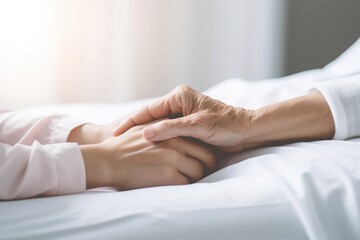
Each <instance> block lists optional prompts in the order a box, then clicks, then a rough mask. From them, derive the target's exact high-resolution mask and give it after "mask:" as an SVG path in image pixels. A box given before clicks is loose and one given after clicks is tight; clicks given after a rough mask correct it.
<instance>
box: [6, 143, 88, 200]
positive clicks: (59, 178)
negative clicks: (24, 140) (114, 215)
mask: <svg viewBox="0 0 360 240" xmlns="http://www.w3.org/2000/svg"><path fill="white" fill-rule="evenodd" d="M85 188H86V183H85V167H84V162H83V158H82V155H81V152H80V149H79V147H78V145H77V144H76V143H59V144H49V145H41V144H40V143H38V142H34V144H33V145H32V146H26V145H21V144H16V145H14V146H10V145H6V144H0V199H1V200H10V199H20V198H29V197H34V196H38V195H42V196H53V195H63V194H70V193H77V192H82V191H84V190H85Z"/></svg>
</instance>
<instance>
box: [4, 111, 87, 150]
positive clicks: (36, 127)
mask: <svg viewBox="0 0 360 240" xmlns="http://www.w3.org/2000/svg"><path fill="white" fill-rule="evenodd" d="M82 124H84V123H83V122H80V121H77V120H75V119H74V118H71V117H69V116H66V115H60V114H57V115H55V114H53V115H48V116H37V115H33V114H29V113H25V112H21V111H18V112H11V111H8V112H5V111H1V110H0V142H1V143H6V144H9V145H14V144H16V143H21V144H24V145H28V146H30V145H31V144H32V143H33V142H34V141H38V142H39V143H41V144H51V143H61V142H66V140H67V138H68V136H69V133H70V131H71V130H72V129H74V128H75V127H77V126H79V125H82Z"/></svg>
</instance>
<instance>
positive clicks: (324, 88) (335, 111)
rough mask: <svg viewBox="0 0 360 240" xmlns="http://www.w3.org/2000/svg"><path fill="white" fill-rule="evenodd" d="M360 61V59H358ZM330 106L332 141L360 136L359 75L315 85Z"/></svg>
mask: <svg viewBox="0 0 360 240" xmlns="http://www.w3.org/2000/svg"><path fill="white" fill-rule="evenodd" d="M359 60H360V59H359ZM314 90H318V91H320V92H321V93H322V95H323V96H324V97H325V99H326V101H327V103H328V104H329V106H330V109H331V112H332V116H333V118H334V122H335V135H334V139H338V140H344V139H348V138H353V137H359V136H360V74H359V75H355V76H350V77H345V78H340V79H336V80H329V81H325V82H321V83H318V84H316V85H315V88H314Z"/></svg>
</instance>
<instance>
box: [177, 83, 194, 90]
mask: <svg viewBox="0 0 360 240" xmlns="http://www.w3.org/2000/svg"><path fill="white" fill-rule="evenodd" d="M176 89H177V90H178V91H179V92H189V91H192V88H191V87H189V86H188V85H185V84H181V85H179V86H177V87H176Z"/></svg>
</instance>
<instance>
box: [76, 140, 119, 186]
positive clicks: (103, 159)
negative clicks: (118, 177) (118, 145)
mask: <svg viewBox="0 0 360 240" xmlns="http://www.w3.org/2000/svg"><path fill="white" fill-rule="evenodd" d="M80 150H81V153H82V156H83V160H84V165H85V173H86V188H87V189H91V188H97V187H109V186H112V185H113V184H112V170H111V166H110V163H109V159H108V158H107V153H106V150H105V149H104V148H103V147H102V146H101V145H100V144H92V145H82V146H80Z"/></svg>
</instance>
